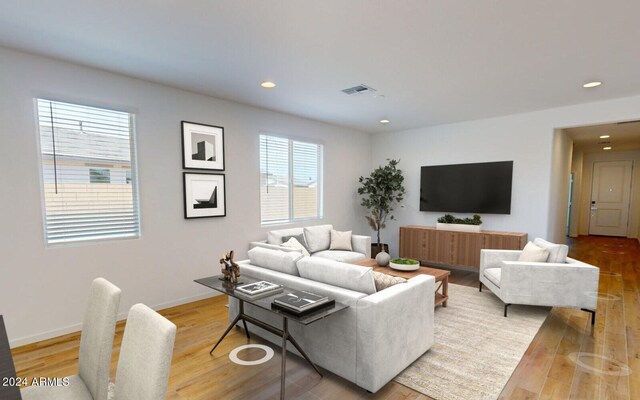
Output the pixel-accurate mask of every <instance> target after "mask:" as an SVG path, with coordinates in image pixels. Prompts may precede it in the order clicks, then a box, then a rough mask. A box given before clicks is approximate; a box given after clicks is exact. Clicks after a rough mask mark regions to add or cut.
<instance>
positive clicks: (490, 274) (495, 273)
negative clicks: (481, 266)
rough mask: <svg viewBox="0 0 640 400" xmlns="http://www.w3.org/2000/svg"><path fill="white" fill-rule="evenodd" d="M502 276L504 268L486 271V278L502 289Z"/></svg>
mask: <svg viewBox="0 0 640 400" xmlns="http://www.w3.org/2000/svg"><path fill="white" fill-rule="evenodd" d="M501 276H502V268H487V269H485V270H484V277H485V278H487V279H488V280H489V282H491V283H493V284H494V285H496V286H497V287H500V277H501Z"/></svg>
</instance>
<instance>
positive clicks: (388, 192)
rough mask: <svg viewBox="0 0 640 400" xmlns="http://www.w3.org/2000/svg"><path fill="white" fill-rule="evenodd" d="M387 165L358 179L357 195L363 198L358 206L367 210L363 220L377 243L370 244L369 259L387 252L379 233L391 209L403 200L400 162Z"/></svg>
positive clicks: (387, 247)
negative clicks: (373, 234) (375, 237)
mask: <svg viewBox="0 0 640 400" xmlns="http://www.w3.org/2000/svg"><path fill="white" fill-rule="evenodd" d="M387 161H389V162H388V164H387V165H385V166H380V167H378V168H376V169H374V170H373V172H371V175H369V176H368V177H366V178H365V177H363V176H361V177H360V179H358V182H360V187H359V188H358V194H359V195H361V196H363V197H362V201H361V202H360V205H362V206H363V207H366V208H367V209H368V210H369V215H366V216H365V218H366V219H367V222H368V223H369V226H370V227H371V229H373V230H374V231H376V234H377V242H376V243H372V244H371V257H374V258H375V256H376V255H377V254H378V253H379V252H381V251H383V250H384V251H387V252H388V251H389V245H387V244H384V243H382V242H381V241H380V231H381V230H382V229H384V228H385V226H386V221H387V219H390V220H392V219H394V218H393V214H392V212H393V209H394V207H395V206H396V205H397V204H399V203H400V202H401V201H402V200H403V199H404V194H405V190H404V185H403V183H404V176H402V171H401V170H399V169H398V168H397V166H398V163H399V162H400V160H387Z"/></svg>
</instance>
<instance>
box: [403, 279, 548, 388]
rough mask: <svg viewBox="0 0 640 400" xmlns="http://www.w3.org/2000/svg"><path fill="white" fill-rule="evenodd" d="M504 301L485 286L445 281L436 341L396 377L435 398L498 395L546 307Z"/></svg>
mask: <svg viewBox="0 0 640 400" xmlns="http://www.w3.org/2000/svg"><path fill="white" fill-rule="evenodd" d="M503 312H504V303H502V301H500V300H499V299H498V298H497V297H496V296H495V295H493V294H492V293H491V292H490V291H489V290H488V289H486V288H485V289H483V291H482V292H479V291H478V288H472V287H466V286H460V285H452V284H449V302H448V306H447V307H446V308H443V307H438V308H436V312H435V332H434V334H435V342H434V345H433V346H432V347H431V349H430V350H429V351H427V352H426V353H425V354H423V355H422V356H421V357H420V358H419V359H417V360H416V361H415V362H414V363H413V364H411V365H410V366H409V367H408V368H407V369H405V370H404V371H402V372H401V373H400V375H398V376H396V377H395V379H394V380H395V381H397V382H399V383H401V384H403V385H405V386H408V387H410V388H411V389H414V390H416V391H418V392H420V393H423V394H426V395H427V396H429V397H432V398H434V399H437V400H475V399H478V400H488V399H492V400H493V399H497V398H498V396H499V395H500V392H501V391H502V389H503V388H504V386H505V385H506V383H507V381H508V380H509V377H510V376H511V374H512V373H513V371H514V370H515V369H516V367H517V366H518V363H519V362H520V359H521V358H522V355H523V354H524V352H525V351H526V350H527V348H528V347H529V344H530V343H531V340H533V338H534V337H535V335H536V333H537V332H538V329H540V326H541V325H542V323H543V322H544V319H545V318H546V316H547V314H548V313H549V308H546V307H531V306H520V305H512V306H509V313H508V317H507V318H504V317H503Z"/></svg>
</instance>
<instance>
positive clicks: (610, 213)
mask: <svg viewBox="0 0 640 400" xmlns="http://www.w3.org/2000/svg"><path fill="white" fill-rule="evenodd" d="M632 171H633V162H632V161H597V162H595V163H594V164H593V181H592V185H591V217H590V219H589V234H590V235H605V236H627V224H628V221H629V200H630V197H631V174H632Z"/></svg>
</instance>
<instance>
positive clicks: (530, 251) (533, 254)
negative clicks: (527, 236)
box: [518, 242, 549, 262]
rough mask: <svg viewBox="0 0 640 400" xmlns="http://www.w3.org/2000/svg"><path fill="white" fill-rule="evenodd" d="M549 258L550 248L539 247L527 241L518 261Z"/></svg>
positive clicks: (539, 260)
mask: <svg viewBox="0 0 640 400" xmlns="http://www.w3.org/2000/svg"><path fill="white" fill-rule="evenodd" d="M548 258H549V250H547V249H543V248H542V247H538V246H536V245H535V244H533V243H532V242H529V243H527V245H526V246H524V249H522V253H520V257H518V261H528V262H547V259H548Z"/></svg>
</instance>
